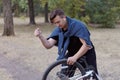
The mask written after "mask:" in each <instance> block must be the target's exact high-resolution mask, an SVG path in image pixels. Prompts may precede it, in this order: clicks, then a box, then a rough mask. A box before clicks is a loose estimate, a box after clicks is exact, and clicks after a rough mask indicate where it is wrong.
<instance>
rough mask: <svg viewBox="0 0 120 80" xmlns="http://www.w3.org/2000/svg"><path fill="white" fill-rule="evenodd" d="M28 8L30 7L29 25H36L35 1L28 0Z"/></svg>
mask: <svg viewBox="0 0 120 80" xmlns="http://www.w3.org/2000/svg"><path fill="white" fill-rule="evenodd" d="M28 7H29V18H30V22H29V24H32V25H35V15H34V4H33V0H28Z"/></svg>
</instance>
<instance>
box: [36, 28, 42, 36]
mask: <svg viewBox="0 0 120 80" xmlns="http://www.w3.org/2000/svg"><path fill="white" fill-rule="evenodd" d="M41 34H42V32H41V31H40V29H39V28H37V29H35V31H34V35H35V36H36V37H40V36H41Z"/></svg>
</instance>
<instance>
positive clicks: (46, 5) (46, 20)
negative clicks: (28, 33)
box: [45, 2, 49, 23]
mask: <svg viewBox="0 0 120 80" xmlns="http://www.w3.org/2000/svg"><path fill="white" fill-rule="evenodd" d="M45 22H46V23H48V22H49V21H48V3H47V2H46V4H45Z"/></svg>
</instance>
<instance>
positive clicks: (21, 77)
mask: <svg viewBox="0 0 120 80" xmlns="http://www.w3.org/2000/svg"><path fill="white" fill-rule="evenodd" d="M38 22H39V23H40V29H41V30H42V33H43V35H44V36H45V37H47V36H48V35H49V34H50V32H51V31H52V29H53V28H54V27H53V25H50V24H43V18H38V19H37V23H38ZM14 23H15V34H16V36H14V37H5V36H4V37H2V36H0V80H41V76H42V74H43V72H44V71H45V69H46V68H47V67H48V66H49V65H50V64H51V63H52V62H54V61H55V60H56V57H57V48H56V47H54V48H52V49H50V50H47V49H45V48H44V47H43V46H42V44H41V43H40V41H39V39H38V38H36V37H35V36H34V35H33V32H34V30H35V28H36V27H35V26H29V25H27V24H28V19H17V18H14ZM90 32H91V39H92V41H93V43H94V45H95V49H96V53H97V65H98V70H99V74H100V75H101V76H102V78H103V80H120V68H119V67H120V48H119V46H120V25H117V27H116V28H115V29H101V28H92V29H90ZM2 33H3V20H2V19H0V35H2Z"/></svg>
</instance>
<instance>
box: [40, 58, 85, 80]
mask: <svg viewBox="0 0 120 80" xmlns="http://www.w3.org/2000/svg"><path fill="white" fill-rule="evenodd" d="M66 62H67V59H62V60H58V61H56V62H54V63H53V64H51V65H50V66H49V67H48V68H47V69H46V71H45V72H44V74H43V77H42V80H62V79H54V78H52V76H50V77H48V75H50V74H51V73H50V72H51V71H52V70H53V69H54V68H56V67H57V66H59V65H62V64H64V63H65V64H66ZM74 65H75V66H76V68H78V69H77V70H78V71H79V72H80V73H81V76H82V75H84V74H85V69H84V68H83V67H82V65H81V64H79V63H78V62H75V63H74ZM65 80H66V79H65ZM73 80H74V79H73ZM83 80H84V79H83Z"/></svg>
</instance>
